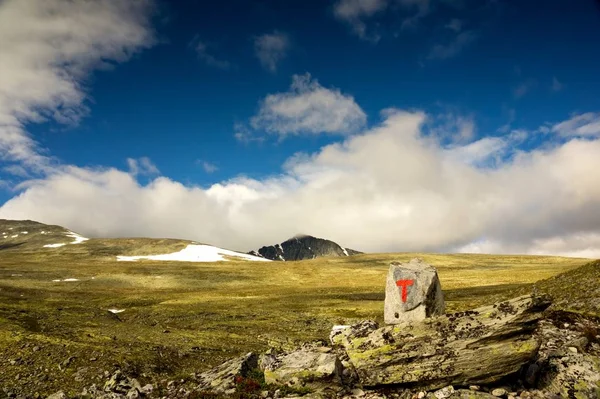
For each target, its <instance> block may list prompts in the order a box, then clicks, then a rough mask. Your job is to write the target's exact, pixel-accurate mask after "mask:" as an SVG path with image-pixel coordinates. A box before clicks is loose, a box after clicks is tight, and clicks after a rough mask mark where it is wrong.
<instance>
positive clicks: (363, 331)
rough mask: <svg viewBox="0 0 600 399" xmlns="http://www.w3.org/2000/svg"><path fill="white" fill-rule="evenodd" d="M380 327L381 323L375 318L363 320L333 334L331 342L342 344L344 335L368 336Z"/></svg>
mask: <svg viewBox="0 0 600 399" xmlns="http://www.w3.org/2000/svg"><path fill="white" fill-rule="evenodd" d="M378 328H379V324H377V322H376V321H373V320H363V321H361V322H360V323H357V324H354V325H351V326H350V327H348V328H344V329H343V330H340V331H338V332H337V333H336V334H335V335H333V336H331V338H330V339H331V343H332V344H333V345H341V344H342V341H343V339H344V337H348V336H351V337H366V336H367V335H369V334H370V333H371V332H372V331H375V330H376V329H378Z"/></svg>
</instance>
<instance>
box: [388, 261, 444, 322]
mask: <svg viewBox="0 0 600 399" xmlns="http://www.w3.org/2000/svg"><path fill="white" fill-rule="evenodd" d="M444 310H445V305H444V294H443V292H442V286H441V285H440V280H439V278H438V275H437V270H436V269H435V268H434V267H432V266H431V265H429V264H427V263H425V262H423V261H422V260H421V259H413V260H411V261H410V262H408V263H399V262H393V263H391V264H390V269H389V271H388V276H387V282H386V287H385V307H384V320H385V322H386V323H387V324H400V323H406V322H411V321H420V320H424V319H426V318H427V317H433V316H439V315H443V314H444Z"/></svg>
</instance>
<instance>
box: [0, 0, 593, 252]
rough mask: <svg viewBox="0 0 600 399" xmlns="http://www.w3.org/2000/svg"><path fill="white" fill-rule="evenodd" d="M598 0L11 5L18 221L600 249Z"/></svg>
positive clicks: (1, 83) (3, 15) (387, 246)
mask: <svg viewBox="0 0 600 399" xmlns="http://www.w3.org/2000/svg"><path fill="white" fill-rule="evenodd" d="M599 71H600V2H599V1H596V0H577V1H566V0H548V1H545V2H544V3H543V6H542V5H540V2H538V1H534V0H525V1H518V2H517V1H508V0H506V1H502V0H328V1H307V0H302V1H300V0H288V1H276V0H261V1H242V0H223V1H220V2H207V1H191V0H186V1H184V0H170V1H166V0H135V1H134V0H132V1H128V2H123V1H120V0H75V1H70V0H0V218H6V219H31V220H36V221H40V222H43V223H50V224H58V225H62V226H65V227H67V228H69V229H71V230H73V231H77V232H78V233H80V234H83V235H86V236H88V237H172V238H183V239H191V240H195V241H200V242H203V243H208V244H212V245H217V246H221V247H224V248H229V249H233V250H239V251H249V250H251V249H257V248H259V247H261V246H263V245H271V244H274V243H278V242H282V241H284V240H286V239H287V238H289V237H292V236H294V235H296V234H310V235H314V236H317V237H323V238H327V239H331V240H334V241H336V242H338V243H339V244H341V245H343V246H345V247H349V248H354V249H356V250H361V251H366V252H407V251H427V252H469V253H510V254H556V255H566V256H580V257H593V258H600V172H598V171H599V170H600V77H599Z"/></svg>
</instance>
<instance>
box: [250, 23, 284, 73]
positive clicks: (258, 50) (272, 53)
mask: <svg viewBox="0 0 600 399" xmlns="http://www.w3.org/2000/svg"><path fill="white" fill-rule="evenodd" d="M289 48H290V39H289V37H288V35H287V34H285V33H282V32H278V31H274V32H273V33H265V34H264V35H260V36H258V37H256V38H254V53H255V55H256V57H258V60H259V61H260V63H261V65H262V66H263V67H264V68H266V69H267V70H269V71H271V72H275V71H277V65H278V64H279V62H280V61H281V60H282V59H284V58H285V56H286V55H287V52H288V50H289Z"/></svg>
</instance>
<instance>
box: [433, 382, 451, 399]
mask: <svg viewBox="0 0 600 399" xmlns="http://www.w3.org/2000/svg"><path fill="white" fill-rule="evenodd" d="M453 393H454V387H453V386H452V385H448V386H447V387H444V388H442V389H438V390H437V391H435V392H434V393H433V396H435V397H436V398H437V399H447V398H449V397H451V396H452V394H453Z"/></svg>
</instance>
